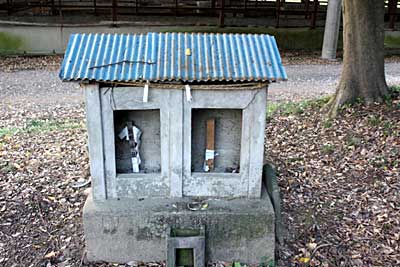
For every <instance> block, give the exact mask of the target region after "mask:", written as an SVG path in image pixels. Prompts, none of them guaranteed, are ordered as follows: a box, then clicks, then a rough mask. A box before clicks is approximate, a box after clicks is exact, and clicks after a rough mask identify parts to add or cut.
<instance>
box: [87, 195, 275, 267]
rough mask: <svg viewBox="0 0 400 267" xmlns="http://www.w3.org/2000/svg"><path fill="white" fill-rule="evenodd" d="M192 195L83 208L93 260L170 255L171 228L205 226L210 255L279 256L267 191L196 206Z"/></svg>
mask: <svg viewBox="0 0 400 267" xmlns="http://www.w3.org/2000/svg"><path fill="white" fill-rule="evenodd" d="M190 201H193V199H189V198H146V199H137V200H136V199H126V200H107V201H93V199H92V196H91V195H90V196H89V197H88V199H87V200H86V203H85V206H84V209H83V223H84V230H85V235H86V250H87V257H88V260H90V261H108V262H120V263H125V262H129V261H132V260H139V261H160V260H166V230H167V228H168V227H171V228H174V227H175V228H184V227H188V228H191V227H192V228H198V227H200V226H202V225H204V226H205V237H206V260H208V261H209V260H223V261H240V262H243V263H249V264H257V263H260V262H268V261H270V260H273V259H274V249H275V232H274V231H275V229H274V228H275V227H274V220H275V219H274V218H275V216H274V211H273V208H272V205H271V202H270V199H269V197H268V195H267V193H266V191H265V190H263V192H262V197H261V198H260V199H247V198H241V199H231V200H226V199H225V200H223V199H215V200H208V203H209V206H208V208H207V209H206V210H204V211H190V210H188V209H187V203H188V202H190Z"/></svg>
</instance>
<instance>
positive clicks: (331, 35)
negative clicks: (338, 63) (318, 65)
mask: <svg viewBox="0 0 400 267" xmlns="http://www.w3.org/2000/svg"><path fill="white" fill-rule="evenodd" d="M341 14H342V0H329V2H328V10H327V14H326V22H325V33H324V43H323V46H322V56H321V57H322V58H323V59H330V60H332V59H335V58H336V50H337V44H338V39H339V28H340V17H341Z"/></svg>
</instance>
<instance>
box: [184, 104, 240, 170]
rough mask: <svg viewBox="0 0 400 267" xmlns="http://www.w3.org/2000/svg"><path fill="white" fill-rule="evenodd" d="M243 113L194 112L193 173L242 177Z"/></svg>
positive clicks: (229, 111) (225, 110) (231, 111)
mask: <svg viewBox="0 0 400 267" xmlns="http://www.w3.org/2000/svg"><path fill="white" fill-rule="evenodd" d="M241 138H242V110H241V109H192V140H191V142H192V144H191V148H192V154H191V158H192V162H191V170H192V172H215V173H239V172H240V150H241Z"/></svg>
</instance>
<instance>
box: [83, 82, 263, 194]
mask: <svg viewBox="0 0 400 267" xmlns="http://www.w3.org/2000/svg"><path fill="white" fill-rule="evenodd" d="M86 87H87V88H86V103H87V121H88V133H89V152H90V161H91V173H92V176H93V197H94V199H99V200H101V199H122V198H128V199H129V198H135V199H137V198H148V197H185V196H187V197H216V198H219V197H248V198H259V197H260V195H261V179H262V178H261V176H262V164H263V151H264V128H265V114H266V95H267V94H266V87H262V88H260V87H252V88H246V89H242V88H240V87H236V88H232V87H230V88H223V87H221V85H218V86H215V88H213V87H212V86H207V88H202V87H196V86H193V88H192V90H191V99H189V98H188V97H187V96H186V93H185V90H182V88H179V87H178V88H171V85H169V86H168V87H166V88H160V87H159V86H158V87H156V88H152V87H151V86H150V89H149V96H148V101H147V102H143V93H144V90H143V87H115V88H110V87H102V86H99V85H98V84H94V85H87V86H86ZM132 122H133V123H134V124H135V126H137V128H138V129H140V131H141V138H140V147H139V153H140V161H141V162H140V166H139V171H138V172H134V171H133V169H132V160H131V157H132V149H131V147H130V145H129V142H128V141H127V140H126V138H121V135H120V134H121V131H123V130H124V129H125V127H126V125H127V123H132Z"/></svg>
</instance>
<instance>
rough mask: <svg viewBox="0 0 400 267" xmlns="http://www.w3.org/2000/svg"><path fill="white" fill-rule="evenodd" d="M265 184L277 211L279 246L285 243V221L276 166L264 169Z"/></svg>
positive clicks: (276, 224)
mask: <svg viewBox="0 0 400 267" xmlns="http://www.w3.org/2000/svg"><path fill="white" fill-rule="evenodd" d="M263 183H264V184H265V186H266V187H267V192H268V195H269V197H270V199H271V202H272V206H273V207H274V211H275V236H276V239H277V241H278V243H279V244H282V243H283V227H284V226H283V221H282V212H281V202H282V201H281V196H280V191H279V185H278V181H277V177H276V169H275V166H274V165H272V164H271V163H266V164H265V165H264V167H263Z"/></svg>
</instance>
